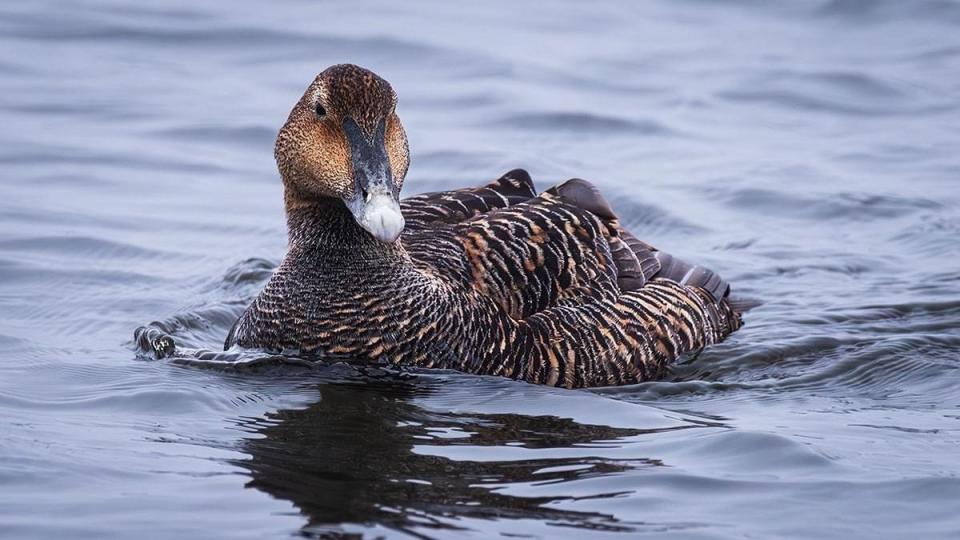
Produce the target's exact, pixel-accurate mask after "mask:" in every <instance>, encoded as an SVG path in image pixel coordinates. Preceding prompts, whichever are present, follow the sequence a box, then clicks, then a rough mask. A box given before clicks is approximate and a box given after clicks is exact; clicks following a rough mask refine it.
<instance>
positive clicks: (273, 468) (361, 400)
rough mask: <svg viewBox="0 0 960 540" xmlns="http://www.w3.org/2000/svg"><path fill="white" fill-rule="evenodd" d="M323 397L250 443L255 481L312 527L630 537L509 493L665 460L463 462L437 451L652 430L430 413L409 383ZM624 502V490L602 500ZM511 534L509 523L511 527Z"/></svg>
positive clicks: (609, 524) (579, 443)
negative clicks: (538, 526) (544, 525)
mask: <svg viewBox="0 0 960 540" xmlns="http://www.w3.org/2000/svg"><path fill="white" fill-rule="evenodd" d="M319 392H320V396H321V398H320V401H319V402H318V403H316V404H313V405H310V406H308V407H306V408H304V409H295V410H280V411H277V412H275V413H271V414H269V415H268V416H267V417H266V418H265V419H264V420H263V421H262V424H264V425H262V426H260V427H258V429H257V433H258V435H260V437H256V438H252V439H249V440H247V441H246V443H245V444H244V451H245V452H247V453H249V454H250V458H249V459H245V460H240V461H238V464H239V465H240V466H241V467H243V468H245V469H248V470H249V472H250V474H251V476H252V480H251V481H250V483H249V484H248V485H249V486H251V487H255V488H257V489H259V490H263V491H265V492H267V493H269V494H271V495H273V496H275V497H281V498H284V499H288V500H290V501H292V502H293V503H294V504H295V505H296V506H297V507H298V508H299V509H300V510H301V511H302V512H303V514H304V515H305V516H306V517H307V519H308V523H307V525H306V530H307V531H313V532H316V531H327V530H328V528H329V527H337V526H338V525H339V524H341V523H347V524H380V525H383V526H386V527H389V528H391V529H396V530H400V531H407V532H412V530H413V529H414V528H423V529H426V530H430V529H449V530H456V529H459V528H461V527H462V526H461V525H458V520H460V519H463V518H467V519H487V520H494V519H496V520H512V519H532V520H542V521H549V522H552V523H554V524H555V525H566V526H571V527H582V528H589V529H598V530H610V531H629V530H632V528H631V527H630V525H629V524H628V523H621V522H620V520H618V519H617V518H616V517H614V516H612V515H609V514H603V513H595V512H577V511H566V510H563V509H560V508H552V507H551V505H552V504H553V503H556V502H560V501H564V500H569V499H572V498H573V497H570V496H565V497H564V496H560V497H522V496H511V495H509V494H507V493H502V492H501V491H500V490H499V489H498V486H503V485H509V484H527V483H542V484H547V483H555V482H567V481H572V480H576V479H583V478H600V477H603V476H606V475H611V474H614V473H617V472H621V471H624V470H627V469H632V468H638V467H652V466H656V465H658V463H657V462H656V461H655V460H646V459H633V460H629V461H623V460H607V459H604V458H602V457H601V456H599V455H597V456H584V457H571V458H565V457H556V458H548V457H542V458H535V459H524V460H516V461H470V460H454V459H449V458H447V457H443V456H440V455H435V454H433V453H431V450H432V449H434V448H435V447H443V446H458V445H460V446H471V447H472V446H502V445H507V446H510V447H517V448H532V449H552V448H568V447H572V446H575V447H581V448H590V447H596V448H598V449H600V450H602V449H603V448H604V447H606V446H610V445H616V444H617V441H618V440H619V439H621V438H623V437H628V436H632V435H637V434H638V433H641V430H637V429H622V428H611V427H606V426H596V425H582V424H578V423H576V422H573V421H571V420H569V419H561V418H556V417H551V416H524V415H518V414H475V415H469V416H460V415H454V414H449V413H435V412H429V411H427V410H424V409H422V408H419V407H417V406H416V405H414V404H412V403H411V402H410V399H411V398H412V397H414V396H415V395H417V394H422V393H425V392H430V387H429V386H424V385H414V384H409V383H377V382H367V383H363V384H327V385H323V386H321V387H320V388H319ZM618 495H622V493H618V492H616V491H611V492H609V493H598V494H592V495H590V497H591V498H594V499H602V498H610V497H616V496H618ZM507 527H509V525H507Z"/></svg>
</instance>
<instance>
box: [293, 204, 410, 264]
mask: <svg viewBox="0 0 960 540" xmlns="http://www.w3.org/2000/svg"><path fill="white" fill-rule="evenodd" d="M286 211H287V236H288V242H289V246H288V247H289V252H290V255H294V256H297V255H311V256H318V255H319V256H322V257H323V258H324V259H328V258H333V259H336V260H350V259H357V260H366V261H371V260H382V261H392V260H399V259H401V258H402V256H403V247H402V246H401V245H400V242H399V241H397V242H394V243H393V244H385V243H383V242H381V241H379V240H377V239H376V238H374V237H373V236H372V235H371V234H370V233H368V232H367V231H365V230H363V229H362V228H361V227H360V225H358V224H357V221H356V220H355V219H354V217H353V214H351V213H350V210H349V209H347V207H346V205H345V204H344V203H343V201H341V200H340V199H333V198H317V199H310V200H303V199H298V200H291V199H289V198H288V199H287V201H286Z"/></svg>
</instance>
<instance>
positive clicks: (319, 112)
mask: <svg viewBox="0 0 960 540" xmlns="http://www.w3.org/2000/svg"><path fill="white" fill-rule="evenodd" d="M326 115H327V110H326V109H324V108H323V105H322V104H321V103H320V102H317V117H319V118H323V117H324V116H326Z"/></svg>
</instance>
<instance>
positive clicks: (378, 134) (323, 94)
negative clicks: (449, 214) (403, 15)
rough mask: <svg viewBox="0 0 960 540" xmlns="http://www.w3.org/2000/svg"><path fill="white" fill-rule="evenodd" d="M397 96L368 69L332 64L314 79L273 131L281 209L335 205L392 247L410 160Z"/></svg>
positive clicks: (400, 219) (399, 222) (400, 226)
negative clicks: (319, 203) (280, 180)
mask: <svg viewBox="0 0 960 540" xmlns="http://www.w3.org/2000/svg"><path fill="white" fill-rule="evenodd" d="M396 104H397V95H396V93H395V92H394V91H393V88H391V87H390V83H388V82H387V81H385V80H383V79H381V78H380V77H378V76H377V75H376V74H375V73H373V72H372V71H369V70H366V69H363V68H361V67H359V66H354V65H352V64H339V65H336V66H331V67H329V68H327V69H325V70H324V71H323V72H322V73H320V74H319V75H317V78H316V79H314V81H313V83H312V84H311V85H310V87H309V88H307V91H306V92H304V94H303V97H302V98H300V101H299V102H297V104H296V105H295V106H294V107H293V110H292V111H290V116H289V118H287V123H286V124H284V126H283V128H281V129H280V134H279V135H278V136H277V144H276V147H275V149H274V156H275V157H276V159H277V166H278V167H279V169H280V174H281V176H282V177H283V182H284V187H285V189H286V198H287V207H288V209H289V208H294V207H297V206H299V205H307V204H311V203H312V202H314V201H318V200H324V199H326V200H329V199H338V200H342V201H343V202H344V204H346V206H347V208H349V209H350V212H351V213H352V214H353V216H354V218H355V219H356V221H357V223H358V224H360V226H361V227H363V228H364V229H366V230H367V231H368V232H369V233H370V234H372V235H373V236H374V237H376V238H377V239H379V240H381V241H383V242H388V243H392V242H394V241H395V240H396V239H397V237H398V236H399V235H400V232H401V231H402V230H403V225H404V223H403V216H401V214H400V205H399V202H398V201H399V196H400V188H401V187H402V186H403V179H404V177H405V176H406V175H407V166H408V165H409V163H410V155H409V152H408V150H407V136H406V133H404V131H403V126H402V125H401V124H400V119H399V118H398V117H397V114H396V110H395V108H396Z"/></svg>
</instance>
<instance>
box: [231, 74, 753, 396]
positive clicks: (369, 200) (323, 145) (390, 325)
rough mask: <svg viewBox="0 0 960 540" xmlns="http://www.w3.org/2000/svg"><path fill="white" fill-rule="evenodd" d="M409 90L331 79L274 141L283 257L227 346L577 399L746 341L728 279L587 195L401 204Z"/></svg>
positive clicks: (438, 198)
mask: <svg viewBox="0 0 960 540" xmlns="http://www.w3.org/2000/svg"><path fill="white" fill-rule="evenodd" d="M396 107H397V94H396V92H395V91H394V89H393V87H392V86H391V85H390V84H389V83H388V82H387V81H386V80H384V79H383V78H381V77H380V76H378V75H377V74H375V73H373V72H372V71H370V70H368V69H365V68H362V67H359V66H356V65H352V64H339V65H334V66H331V67H329V68H327V69H325V70H324V71H322V72H321V73H320V74H319V75H317V77H316V78H315V79H314V80H313V82H312V83H311V84H310V85H309V87H308V88H307V89H306V91H305V92H304V94H303V96H302V97H301V98H300V100H299V101H298V102H297V103H296V104H295V105H294V107H293V109H292V110H291V112H290V114H289V116H288V118H287V120H286V123H285V124H284V125H283V127H282V128H281V129H280V131H279V134H278V136H277V139H276V144H275V147H274V156H275V158H276V162H277V168H278V170H279V173H280V177H281V180H282V184H283V196H284V207H285V212H286V221H287V230H288V246H287V252H286V255H285V256H284V258H283V260H282V262H281V263H280V265H279V266H278V267H277V268H276V270H275V272H274V273H273V275H272V277H271V278H270V279H269V281H268V282H267V283H266V285H265V286H264V287H263V289H262V291H261V292H260V293H259V295H258V296H257V297H256V298H255V299H254V300H253V301H252V303H251V304H250V305H249V307H248V308H247V309H246V310H245V311H244V312H243V314H242V315H241V316H240V317H239V319H237V321H236V323H235V324H234V325H233V327H232V328H231V329H230V331H229V334H228V336H227V338H226V340H225V343H224V349H225V350H229V349H231V348H233V347H239V348H260V349H268V350H280V351H291V350H292V351H296V352H297V354H303V355H317V356H318V357H319V358H322V359H331V360H334V359H351V360H352V361H359V362H372V363H388V364H393V365H397V366H407V367H415V368H434V369H447V370H456V371H460V372H465V373H471V374H477V375H489V376H500V377H507V378H510V379H515V380H519V381H526V382H529V383H534V384H542V385H550V386H558V387H565V388H583V387H597V386H612V385H625V384H634V383H640V382H645V381H651V380H656V379H659V378H662V377H663V376H664V375H665V374H666V373H667V372H668V368H669V366H670V365H671V363H672V362H674V361H675V360H676V359H677V358H679V357H681V356H682V355H684V354H686V353H692V352H696V351H699V350H702V349H703V348H704V347H706V346H708V345H711V344H714V343H718V342H720V341H722V340H724V339H725V338H726V337H727V336H728V335H730V334H731V333H732V332H734V331H736V330H737V329H739V328H740V327H741V326H742V324H743V322H742V311H743V310H742V309H740V308H738V306H737V302H735V301H734V300H732V299H731V297H730V285H729V284H728V283H727V281H725V280H724V279H722V278H721V277H720V276H719V275H718V274H717V273H715V272H713V271H711V270H709V269H707V268H704V267H702V266H699V265H694V264H690V263H687V262H685V261H683V260H681V259H679V258H677V257H674V256H672V255H670V254H669V253H666V252H664V251H661V250H658V249H656V248H654V247H652V246H650V245H648V244H646V243H645V242H642V241H640V240H638V239H637V238H636V237H635V236H634V235H633V234H631V232H630V231H628V230H627V229H626V228H625V227H624V226H623V225H622V223H621V221H620V219H619V218H618V217H617V214H616V213H615V212H614V211H613V210H612V208H611V206H610V205H609V203H608V202H607V200H606V199H605V198H604V197H603V195H602V194H601V193H600V191H599V190H598V189H597V187H596V186H594V185H593V184H592V183H590V182H588V181H585V180H582V179H579V178H574V179H571V180H567V181H565V182H562V183H560V184H558V185H555V186H553V187H550V188H549V189H547V190H545V191H542V192H540V193H538V192H537V191H536V189H535V187H534V183H533V181H532V180H531V177H530V175H529V174H528V173H527V172H526V171H524V170H522V169H516V170H512V171H509V172H507V173H506V174H503V175H502V176H500V177H499V178H497V179H496V180H493V181H491V182H489V183H487V184H485V185H481V186H476V187H468V188H464V189H454V190H450V191H441V192H433V193H424V194H420V195H415V196H412V197H407V198H401V197H400V192H401V190H402V188H403V185H404V180H405V178H406V175H407V170H408V168H409V165H410V152H409V147H408V143H407V137H406V133H405V131H404V128H403V125H402V124H401V122H400V118H399V116H398V115H397V111H396Z"/></svg>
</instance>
